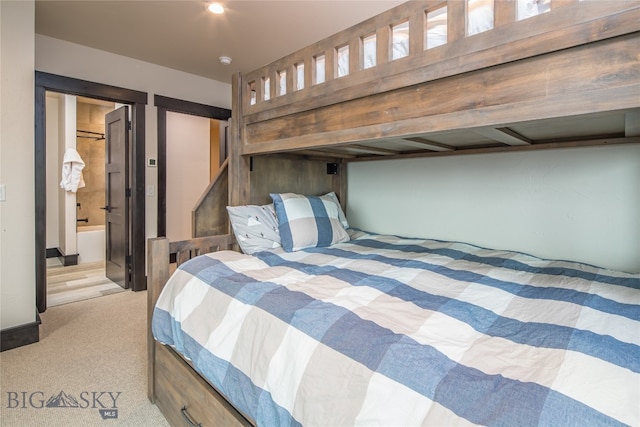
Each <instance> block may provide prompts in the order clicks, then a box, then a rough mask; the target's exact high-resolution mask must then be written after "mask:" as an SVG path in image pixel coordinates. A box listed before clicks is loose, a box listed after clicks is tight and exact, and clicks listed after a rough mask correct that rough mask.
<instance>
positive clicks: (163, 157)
mask: <svg viewBox="0 0 640 427" xmlns="http://www.w3.org/2000/svg"><path fill="white" fill-rule="evenodd" d="M154 105H155V106H156V108H157V113H158V229H157V235H158V236H166V235H167V169H168V168H167V163H168V159H167V114H168V113H170V112H171V113H179V114H189V115H193V116H198V117H203V118H207V119H210V120H215V121H218V122H219V123H218V128H217V131H218V132H219V137H218V144H217V146H218V153H217V155H216V156H215V159H216V160H213V159H212V160H211V164H213V163H214V162H216V161H217V163H218V165H217V166H219V164H221V163H222V162H223V161H224V159H226V158H227V152H228V148H227V129H228V127H227V121H228V120H229V119H230V118H231V110H229V109H227V108H221V107H215V106H211V105H204V104H199V103H196V102H190V101H184V100H181V99H175V98H169V97H166V96H162V95H155V96H154ZM211 132H213V130H212V131H211ZM216 169H217V167H216Z"/></svg>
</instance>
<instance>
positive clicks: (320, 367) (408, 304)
mask: <svg viewBox="0 0 640 427" xmlns="http://www.w3.org/2000/svg"><path fill="white" fill-rule="evenodd" d="M350 234H351V240H350V241H349V242H345V243H340V244H337V245H334V246H331V247H328V248H314V249H307V250H303V251H299V252H293V253H286V252H284V251H283V250H282V249H277V250H273V251H268V252H259V253H257V254H254V255H252V256H249V255H244V254H241V253H237V252H232V251H222V252H216V253H212V254H207V255H201V256H199V257H196V258H194V259H192V260H190V261H188V262H186V263H184V264H182V265H181V266H180V268H179V269H178V270H177V271H176V272H175V273H174V274H173V275H172V277H171V279H170V280H169V282H168V283H167V285H166V286H165V288H164V290H163V291H162V293H161V295H160V297H159V299H158V302H157V305H156V307H155V309H154V314H153V320H152V331H153V335H154V337H155V338H156V340H158V341H159V342H161V343H163V344H167V345H169V346H171V347H173V348H174V349H175V350H176V351H177V352H179V353H180V354H181V355H183V357H185V358H186V359H188V360H190V361H191V362H192V365H193V366H194V368H195V369H196V370H197V371H198V372H199V373H200V374H201V375H202V376H204V377H205V378H207V379H208V381H209V382H210V383H211V384H212V385H213V386H214V387H216V388H217V389H218V390H219V391H221V393H222V394H223V395H224V396H225V397H226V398H227V399H228V400H229V402H230V403H231V404H232V405H234V406H235V407H236V408H238V409H239V410H240V411H241V412H243V413H245V414H247V415H248V416H249V417H251V418H252V419H253V420H255V422H256V423H257V424H258V425H313V426H347V425H358V424H362V425H385V426H409V425H507V426H516V425H517V426H527V425H549V426H559V425H562V426H568V425H576V426H586V425H590V426H592V425H636V426H637V425H640V405H639V402H640V275H637V274H636V275H633V274H626V273H620V272H614V271H608V270H603V269H598V268H596V267H592V266H588V265H584V264H577V263H571V262H561V261H546V260H541V259H538V258H535V257H532V256H528V255H524V254H520V253H515V252H507V251H495V250H488V249H483V248H478V247H475V246H472V245H466V244H461V243H450V242H440V241H434V240H424V239H407V238H400V237H395V236H385V235H376V234H370V233H366V232H361V231H351V230H350Z"/></svg>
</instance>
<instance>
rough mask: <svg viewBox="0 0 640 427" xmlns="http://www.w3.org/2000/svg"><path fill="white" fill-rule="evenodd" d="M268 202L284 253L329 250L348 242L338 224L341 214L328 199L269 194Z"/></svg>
mask: <svg viewBox="0 0 640 427" xmlns="http://www.w3.org/2000/svg"><path fill="white" fill-rule="evenodd" d="M271 198H272V199H273V205H274V207H275V210H276V216H277V217H278V228H279V230H280V243H281V244H282V247H283V248H284V250H285V251H287V252H293V251H298V250H300V249H305V248H315V247H324V246H331V245H333V244H336V243H339V242H346V241H348V240H349V234H347V232H346V230H345V229H344V226H343V225H342V222H341V221H340V212H342V210H341V209H340V206H339V205H338V204H336V203H335V202H334V201H333V200H332V199H331V198H328V197H317V196H303V195H300V194H294V193H273V194H271Z"/></svg>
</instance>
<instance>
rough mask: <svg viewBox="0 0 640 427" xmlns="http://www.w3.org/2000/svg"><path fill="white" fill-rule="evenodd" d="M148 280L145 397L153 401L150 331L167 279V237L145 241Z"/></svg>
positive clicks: (152, 351) (153, 355)
mask: <svg viewBox="0 0 640 427" xmlns="http://www.w3.org/2000/svg"><path fill="white" fill-rule="evenodd" d="M147 245H148V248H147V260H148V263H149V264H148V280H147V354H148V360H147V381H148V384H147V397H148V398H149V400H150V401H151V402H152V403H155V398H156V395H155V378H154V372H155V350H156V347H155V340H154V339H153V334H152V333H151V318H152V316H153V308H154V307H155V305H156V301H157V300H158V297H159V296H160V291H161V290H162V287H163V286H164V284H165V283H167V280H168V279H169V239H167V238H166V237H157V238H154V239H149V240H148V241H147Z"/></svg>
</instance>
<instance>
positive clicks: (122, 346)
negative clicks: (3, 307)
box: [0, 291, 168, 427]
mask: <svg viewBox="0 0 640 427" xmlns="http://www.w3.org/2000/svg"><path fill="white" fill-rule="evenodd" d="M146 313H147V312H146V292H131V291H126V292H121V293H117V294H112V295H107V296H102V297H99V298H93V299H89V300H85V301H79V302H74V303H72V304H65V305H61V306H56V307H51V308H49V309H48V310H47V311H46V312H44V313H42V314H41V318H42V324H41V325H40V341H39V342H38V343H35V344H31V345H28V346H24V347H20V348H16V349H13V350H8V351H5V352H2V353H0V375H1V376H0V392H1V397H2V401H1V404H0V411H1V412H0V425H2V426H3V427H4V426H21V427H22V426H24V427H31V426H47V427H56V426H64V427H76V426H77V427H88V426H116V425H117V426H141V427H142V426H149V427H151V426H154V427H155V426H168V423H167V422H166V420H165V419H164V417H163V416H162V414H161V413H160V411H159V410H158V408H157V407H156V406H155V405H152V404H151V403H150V402H149V400H148V399H147V396H146V392H147V335H146V334H147V330H146V328H147V326H146V317H147V316H146ZM47 405H49V406H47Z"/></svg>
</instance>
